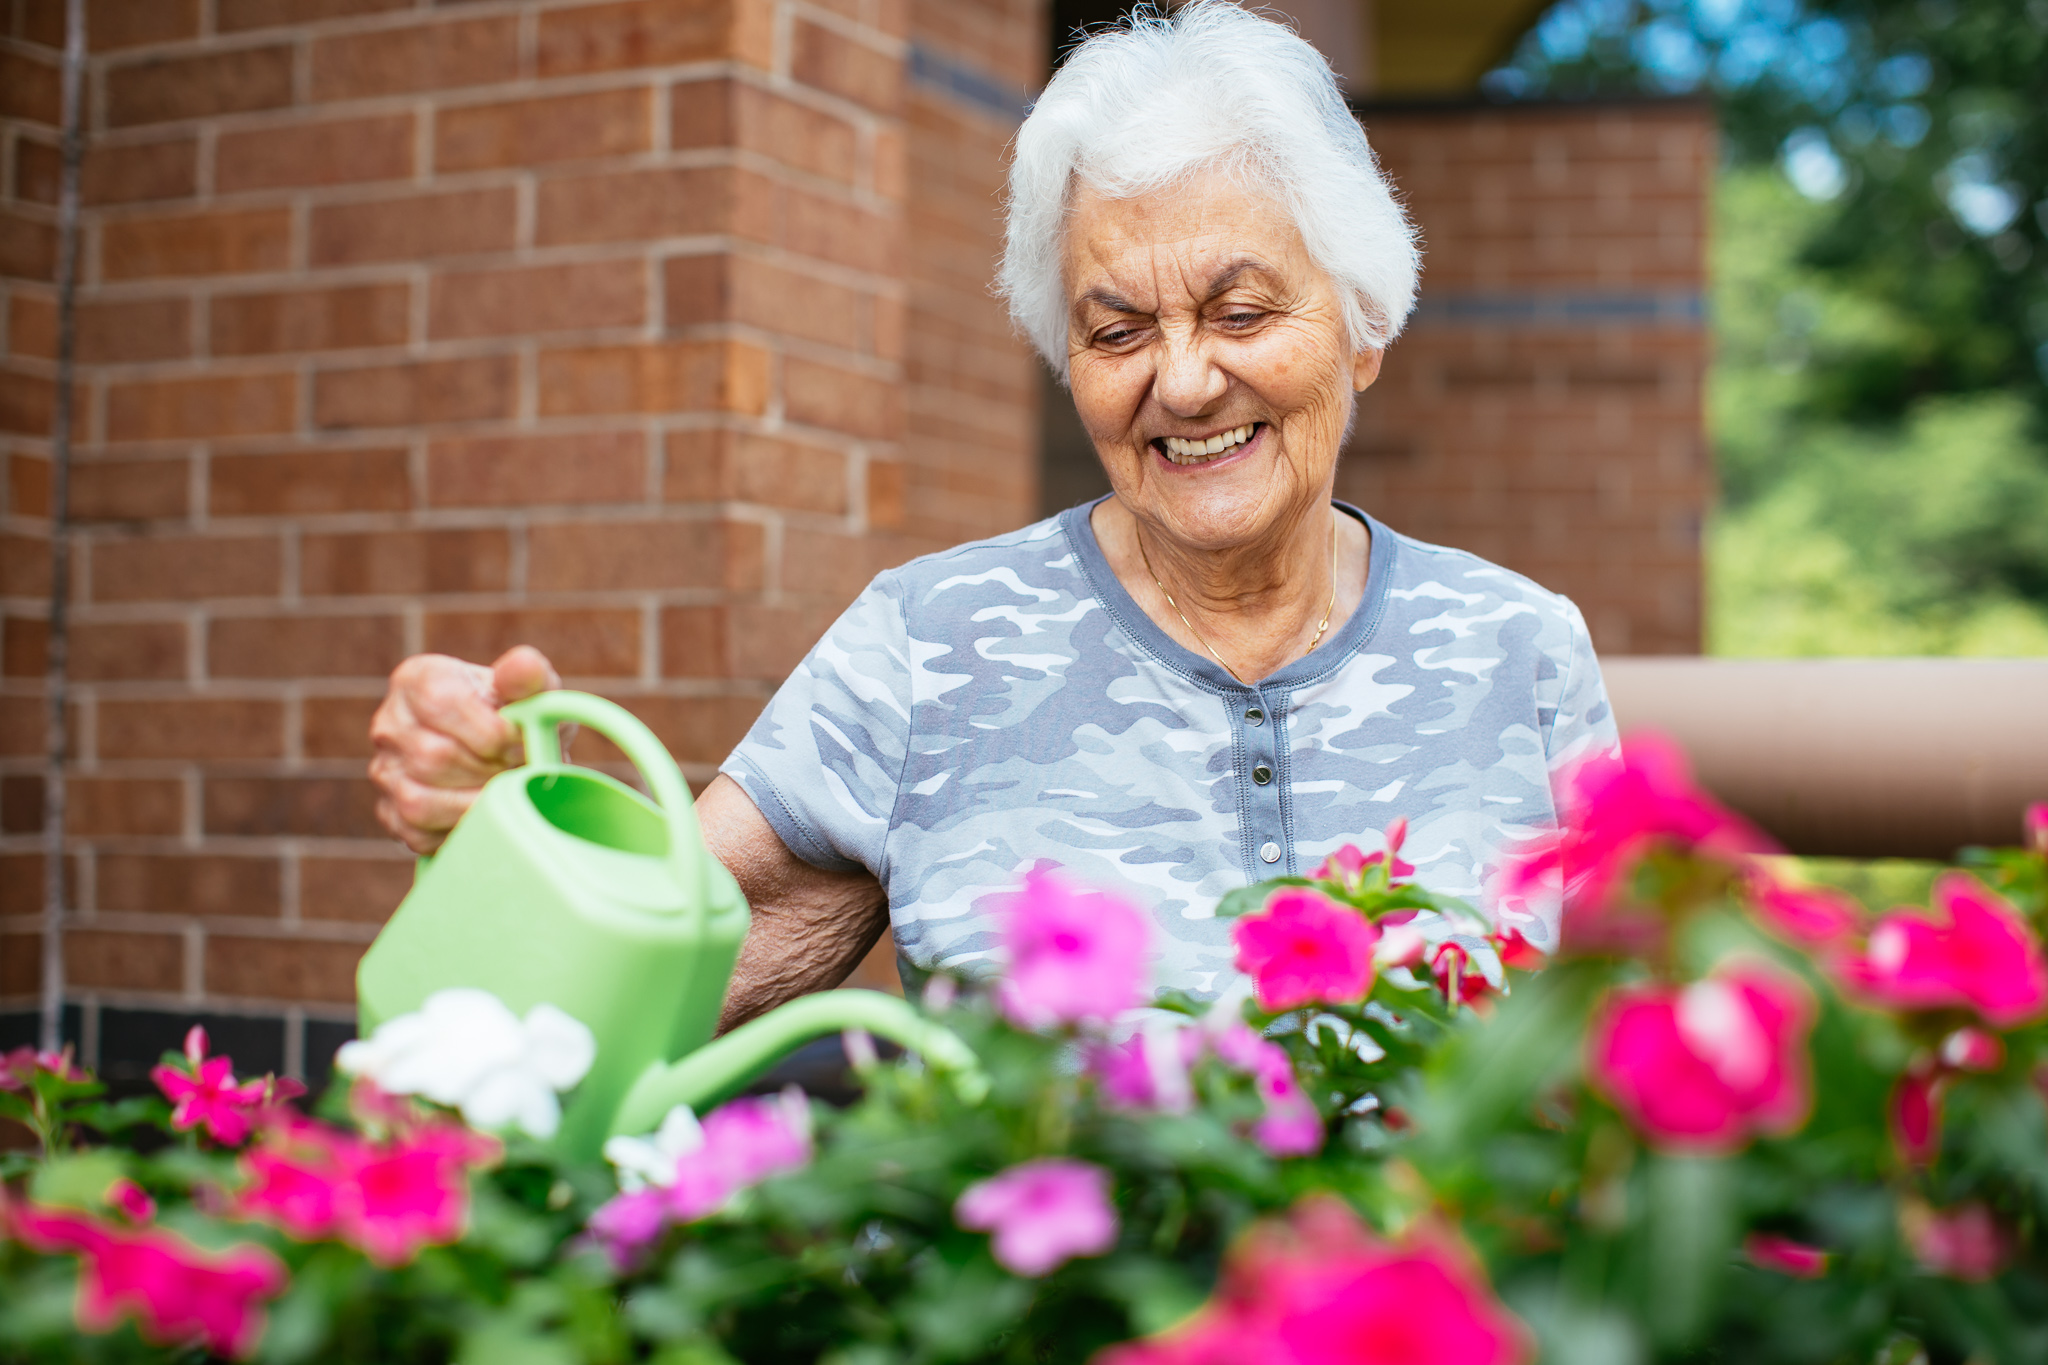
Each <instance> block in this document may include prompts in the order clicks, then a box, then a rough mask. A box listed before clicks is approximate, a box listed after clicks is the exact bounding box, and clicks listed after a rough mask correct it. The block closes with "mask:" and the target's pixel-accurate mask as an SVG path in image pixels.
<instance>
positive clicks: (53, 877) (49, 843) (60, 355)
mask: <svg viewBox="0 0 2048 1365" xmlns="http://www.w3.org/2000/svg"><path fill="white" fill-rule="evenodd" d="M84 107H85V0H65V2H64V106H63V116H62V117H63V124H64V128H63V154H62V169H61V172H60V174H59V179H58V182H57V393H56V411H55V413H54V414H53V416H52V419H51V422H50V631H49V654H48V657H47V659H46V661H45V671H44V674H43V717H44V721H43V723H44V727H45V728H44V752H45V756H46V757H45V767H44V772H43V999H42V1006H43V1017H42V1046H43V1047H44V1048H45V1049H46V1050H48V1051H51V1052H55V1051H56V1050H57V1049H58V1047H60V1046H61V1045H62V1043H63V1034H64V760H65V748H66V745H65V733H64V712H65V709H66V703H67V701H68V700H69V697H68V693H69V688H68V685H67V684H68V680H69V676H70V662H71V613H70V605H71V554H70V549H71V525H70V522H71V506H70V503H71V427H72V411H73V408H74V402H73V387H74V381H75V379H76V371H77V350H78V325H77V305H78V173H79V168H80V166H81V165H83V163H84V161H85V134H84V129H83V121H84V120H83V113H84Z"/></svg>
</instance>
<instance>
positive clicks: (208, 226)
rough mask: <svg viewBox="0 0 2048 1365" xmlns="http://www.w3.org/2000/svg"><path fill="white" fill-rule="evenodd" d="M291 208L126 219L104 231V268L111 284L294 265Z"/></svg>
mask: <svg viewBox="0 0 2048 1365" xmlns="http://www.w3.org/2000/svg"><path fill="white" fill-rule="evenodd" d="M291 234H292V215H291V211H290V210H289V209H245V210H238V211H234V212H226V213H181V214H176V215H165V216H161V217H150V218H123V219H117V220H115V221H113V222H110V223H108V224H107V225H106V226H105V227H104V228H103V229H101V233H100V270H101V272H102V273H103V274H104V275H105V276H106V278H108V279H110V280H140V279H150V278H153V277H160V276H167V275H233V274H246V273H249V272H252V271H258V270H282V269H283V268H284V267H286V266H288V265H290V264H291V247H292V237H291Z"/></svg>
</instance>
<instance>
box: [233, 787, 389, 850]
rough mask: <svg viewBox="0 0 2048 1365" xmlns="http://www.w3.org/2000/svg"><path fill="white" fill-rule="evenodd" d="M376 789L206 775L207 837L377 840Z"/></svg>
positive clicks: (380, 833) (382, 833) (381, 835)
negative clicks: (281, 836) (271, 836)
mask: <svg viewBox="0 0 2048 1365" xmlns="http://www.w3.org/2000/svg"><path fill="white" fill-rule="evenodd" d="M376 802H377V791H376V788H375V787H372V786H371V785H370V782H369V779H368V778H356V777H209V778H207V779H206V784H205V799H204V802H203V812H204V814H203V819H204V821H205V825H204V828H205V830H206V832H207V833H208V834H227V835H236V836H243V837H253V836H260V835H278V834H296V835H300V836H303V837H305V838H309V839H380V838H383V837H385V836H384V831H383V828H382V827H381V826H379V825H378V824H377V817H376Z"/></svg>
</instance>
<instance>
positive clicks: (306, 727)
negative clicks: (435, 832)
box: [299, 696, 412, 871]
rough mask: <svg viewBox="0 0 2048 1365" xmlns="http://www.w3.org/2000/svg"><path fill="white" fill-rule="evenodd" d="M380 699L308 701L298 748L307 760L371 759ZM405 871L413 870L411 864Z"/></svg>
mask: <svg viewBox="0 0 2048 1365" xmlns="http://www.w3.org/2000/svg"><path fill="white" fill-rule="evenodd" d="M382 700H383V699H382V698H381V697H368V696H366V697H307V698H306V699H305V701H303V702H302V703H300V707H299V748H300V751H301V752H303V753H304V754H305V756H306V757H307V758H360V759H362V760H364V761H365V762H367V761H368V760H369V757H370V717H371V716H372V715H374V714H375V713H376V710H377V704H378V703H379V702H380V701H382ZM405 866H406V868H407V870H408V871H410V870H411V867H412V864H411V863H407V864H406V865H405Z"/></svg>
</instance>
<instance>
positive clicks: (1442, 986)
mask: <svg viewBox="0 0 2048 1365" xmlns="http://www.w3.org/2000/svg"><path fill="white" fill-rule="evenodd" d="M1428 956H1429V970H1430V975H1431V976H1433V977H1435V978H1436V988H1437V991H1438V992H1439V993H1440V994H1442V996H1443V998H1444V1002H1445V1003H1446V1004H1450V1005H1474V1004H1477V1003H1479V1002H1480V1001H1482V1000H1484V999H1485V998H1486V997H1487V996H1489V995H1491V994H1492V993H1493V983H1492V982H1490V981H1488V980H1487V979H1486V974H1485V973H1484V972H1476V971H1473V970H1471V966H1472V954H1470V953H1468V952H1466V951H1465V950H1464V948H1462V947H1460V946H1459V945H1458V944H1455V943H1439V944H1438V945H1436V947H1435V948H1434V949H1432V950H1430V952H1429V955H1428Z"/></svg>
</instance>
